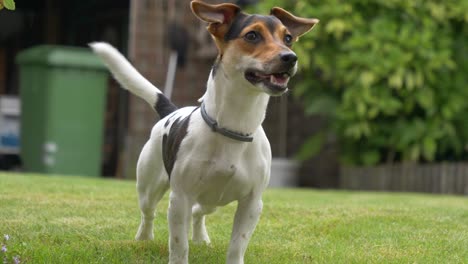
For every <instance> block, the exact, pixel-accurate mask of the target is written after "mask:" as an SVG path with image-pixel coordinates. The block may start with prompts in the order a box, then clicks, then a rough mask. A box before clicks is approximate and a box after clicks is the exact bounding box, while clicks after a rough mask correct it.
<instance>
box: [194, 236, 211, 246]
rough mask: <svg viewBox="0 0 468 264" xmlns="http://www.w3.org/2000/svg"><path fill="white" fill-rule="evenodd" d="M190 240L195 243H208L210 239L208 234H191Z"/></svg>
mask: <svg viewBox="0 0 468 264" xmlns="http://www.w3.org/2000/svg"><path fill="white" fill-rule="evenodd" d="M192 242H193V244H195V245H210V244H211V241H210V238H209V237H208V236H192Z"/></svg>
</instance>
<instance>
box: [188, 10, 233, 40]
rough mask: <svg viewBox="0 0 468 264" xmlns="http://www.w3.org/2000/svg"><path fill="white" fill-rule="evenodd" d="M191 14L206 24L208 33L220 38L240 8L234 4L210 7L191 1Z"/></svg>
mask: <svg viewBox="0 0 468 264" xmlns="http://www.w3.org/2000/svg"><path fill="white" fill-rule="evenodd" d="M190 6H191V8H192V12H193V14H195V16H197V17H198V18H199V19H201V20H203V21H205V22H208V23H209V25H208V31H209V32H210V33H211V34H213V35H214V36H216V37H222V36H223V35H224V34H225V33H226V31H227V29H228V28H229V25H231V23H232V21H233V20H234V18H235V16H236V15H237V14H238V13H239V12H240V10H241V9H240V7H238V6H236V5H234V4H229V3H226V4H219V5H210V4H206V3H204V2H200V1H192V2H191V5H190Z"/></svg>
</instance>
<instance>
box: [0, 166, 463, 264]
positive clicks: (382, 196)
mask: <svg viewBox="0 0 468 264" xmlns="http://www.w3.org/2000/svg"><path fill="white" fill-rule="evenodd" d="M134 186H135V183H134V182H131V181H116V180H105V179H91V178H82V177H59V176H41V175H30V174H7V173H0V235H2V237H0V240H2V241H3V242H2V243H3V244H5V243H6V246H7V249H8V251H7V254H8V258H12V257H13V256H16V255H19V256H20V260H21V262H22V263H167V260H168V246H167V240H168V233H167V221H166V210H167V195H166V197H165V198H164V199H163V201H162V202H161V203H160V204H159V206H158V209H157V210H158V214H157V217H156V220H155V240H154V241H151V242H136V241H134V240H133V237H134V235H135V232H136V230H137V227H138V224H139V211H138V207H137V198H136V192H135V187H134ZM234 210H235V204H232V205H229V206H227V207H224V208H222V209H220V210H219V211H217V212H216V213H214V214H213V215H210V216H208V218H207V227H208V232H209V233H210V235H211V241H212V244H211V245H210V246H203V245H193V244H190V263H200V264H212V263H213V264H217V263H223V262H224V259H225V252H226V248H227V243H228V241H229V236H230V233H231V225H232V218H233V213H234ZM3 234H8V235H9V236H10V239H9V240H8V241H6V242H5V241H4V239H3ZM0 254H2V253H0ZM245 260H246V263H268V264H276V263H278V264H287V263H468V198H467V197H456V196H440V195H426V194H407V193H404V194H400V193H370V192H346V191H319V190H306V189H285V190H281V189H274V190H268V191H267V192H266V193H265V194H264V212H263V215H262V218H261V220H260V223H259V225H258V226H257V230H256V232H255V233H254V235H253V237H252V240H251V243H250V245H249V248H248V250H247V253H246V259H245ZM0 261H1V260H0Z"/></svg>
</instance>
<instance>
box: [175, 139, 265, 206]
mask: <svg viewBox="0 0 468 264" xmlns="http://www.w3.org/2000/svg"><path fill="white" fill-rule="evenodd" d="M188 143H189V142H188ZM197 143H200V141H199V140H198V141H197V142H196V143H194V146H189V145H191V144H187V145H185V146H184V147H187V148H184V149H186V150H187V151H184V152H179V154H181V155H180V159H179V160H178V163H177V164H176V166H177V167H175V168H174V174H173V177H174V179H173V180H174V181H175V182H174V183H176V184H179V185H182V186H183V188H184V192H186V193H189V194H191V196H192V198H193V199H194V200H196V201H197V202H198V203H200V204H206V205H214V206H222V205H225V204H228V203H230V202H232V201H234V200H239V199H241V198H242V197H245V196H247V195H248V194H249V193H250V192H252V191H253V190H255V189H257V187H259V186H262V185H263V184H264V183H265V182H266V181H268V174H269V173H268V172H269V164H268V161H267V158H264V155H263V153H259V151H258V150H257V147H256V146H255V145H250V144H252V143H246V144H249V145H247V147H243V148H242V147H237V149H236V147H229V146H226V144H220V145H216V144H213V145H211V146H205V148H201V147H200V146H197V145H198V144H197ZM236 145H238V144H236ZM254 152H256V153H257V155H256V156H255V157H254V156H253V154H252V153H254ZM182 153H183V154H182ZM176 174H177V175H176Z"/></svg>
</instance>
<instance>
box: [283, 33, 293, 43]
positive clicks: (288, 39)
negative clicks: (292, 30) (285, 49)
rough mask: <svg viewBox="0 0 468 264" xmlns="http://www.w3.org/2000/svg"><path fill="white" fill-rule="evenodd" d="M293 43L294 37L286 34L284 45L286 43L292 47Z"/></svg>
mask: <svg viewBox="0 0 468 264" xmlns="http://www.w3.org/2000/svg"><path fill="white" fill-rule="evenodd" d="M292 42H293V36H291V35H289V34H286V36H284V43H286V45H292Z"/></svg>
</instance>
